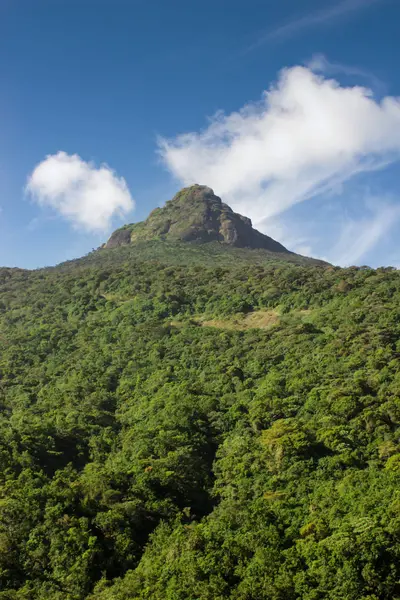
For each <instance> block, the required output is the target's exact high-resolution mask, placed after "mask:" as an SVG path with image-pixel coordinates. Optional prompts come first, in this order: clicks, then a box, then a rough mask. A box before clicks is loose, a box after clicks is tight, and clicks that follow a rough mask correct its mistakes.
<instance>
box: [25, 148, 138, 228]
mask: <svg viewBox="0 0 400 600" xmlns="http://www.w3.org/2000/svg"><path fill="white" fill-rule="evenodd" d="M26 190H27V192H28V193H29V194H31V196H32V198H33V199H34V201H35V202H37V204H39V205H40V206H43V207H50V208H52V209H53V210H55V211H57V212H58V213H59V214H60V215H61V216H62V217H64V218H66V219H67V220H68V221H70V222H71V223H72V224H73V225H74V226H75V227H77V228H82V229H85V230H87V231H92V232H96V231H97V232H100V231H106V230H107V229H108V228H109V227H110V225H111V221H112V218H113V217H114V216H124V215H125V214H126V213H128V212H129V211H131V210H132V209H133V207H134V202H133V199H132V197H131V194H130V192H129V189H128V186H127V184H126V182H125V180H124V179H123V178H122V177H118V176H117V175H116V174H115V172H114V171H113V170H112V169H110V168H109V167H108V166H107V165H102V166H101V167H99V168H96V167H95V166H94V165H93V164H92V163H89V162H85V161H84V160H82V159H81V158H80V156H78V155H77V154H73V155H69V154H67V153H66V152H58V153H57V154H53V155H49V156H47V157H46V158H45V160H43V161H42V162H41V163H40V164H38V165H37V166H36V167H35V169H34V171H33V172H32V174H31V175H30V177H29V179H28V183H27V186H26Z"/></svg>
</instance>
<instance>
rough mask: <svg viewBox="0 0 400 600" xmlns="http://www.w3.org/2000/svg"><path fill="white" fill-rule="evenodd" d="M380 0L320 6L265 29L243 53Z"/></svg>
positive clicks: (348, 1)
mask: <svg viewBox="0 0 400 600" xmlns="http://www.w3.org/2000/svg"><path fill="white" fill-rule="evenodd" d="M381 1H382V0H343V1H342V2H339V3H338V4H335V5H334V6H330V7H329V8H322V9H321V10H317V11H316V12H313V13H310V14H308V15H304V16H303V17H299V18H297V19H293V20H292V21H288V22H287V23H285V24H284V25H281V26H280V27H276V28H275V29H271V30H269V31H266V32H265V33H264V34H263V35H261V36H260V37H259V38H258V39H257V40H256V41H255V42H254V43H253V44H251V46H249V47H248V48H246V50H245V51H244V53H245V54H247V53H248V52H251V51H252V50H255V49H256V48H259V47H260V46H262V45H264V44H267V43H268V42H274V41H279V40H281V39H284V38H288V37H291V36H293V35H295V34H298V33H300V32H301V31H304V30H307V29H310V28H311V27H315V26H316V25H322V24H323V23H328V22H329V21H333V20H335V19H338V18H340V17H342V16H344V15H346V14H349V13H352V12H355V11H357V10H360V9H362V8H366V7H368V6H371V5H372V4H376V3H377V2H381Z"/></svg>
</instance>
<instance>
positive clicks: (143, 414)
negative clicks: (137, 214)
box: [0, 239, 400, 600]
mask: <svg viewBox="0 0 400 600" xmlns="http://www.w3.org/2000/svg"><path fill="white" fill-rule="evenodd" d="M162 249H166V250H167V251H166V252H165V253H164V254H163V251H162ZM236 253H237V254H236ZM264 253H267V254H264ZM185 254H186V256H184V255H185ZM182 255H183V256H182ZM271 255H272V256H273V257H275V258H271V256H270V254H268V251H266V250H264V249H260V250H251V249H246V248H236V247H232V246H230V245H229V244H224V243H220V242H218V241H213V242H207V243H188V242H185V241H179V240H175V239H168V240H160V239H158V240H144V241H141V242H136V243H134V244H129V245H127V246H124V247H116V248H111V249H104V250H100V251H97V252H93V253H92V254H91V255H89V256H88V257H85V258H83V259H81V260H78V261H70V262H68V263H65V264H63V265H60V266H58V267H54V268H49V269H41V270H37V271H32V272H30V271H24V270H19V269H1V270H0V378H1V381H0V459H1V460H0V599H1V600H3V599H4V600H27V599H29V600H65V599H67V600H145V599H146V600H187V599H189V598H196V599H198V600H210V599H214V598H215V599H216V598H219V599H225V598H226V599H232V600H253V599H254V600H255V599H256V600H264V599H265V600H270V599H275V600H280V599H283V598H285V599H286V598H288V599H289V600H310V599H311V598H314V599H321V600H322V599H324V600H325V599H328V600H336V599H337V598H341V599H345V598H346V599H349V600H350V599H351V600H352V599H353V598H354V599H360V600H361V599H362V600H376V599H378V598H379V600H393V599H398V598H399V597H400V589H399V583H398V582H399V580H400V566H399V565H400V528H399V519H398V508H399V489H400V468H399V465H400V367H399V352H400V345H399V338H400V311H399V306H400V276H399V273H398V272H397V271H395V270H393V269H377V270H373V269H368V268H351V269H340V268H336V267H332V266H326V265H318V264H315V263H310V262H308V263H306V264H304V265H301V264H293V263H290V262H287V261H286V260H281V261H280V260H279V259H278V258H277V255H279V256H282V255H283V256H285V253H284V252H282V253H271ZM234 256H236V257H237V259H234V260H233V259H232V257H234ZM255 256H260V257H261V256H263V257H264V258H260V262H257V261H256V260H255V261H254V262H252V261H251V260H250V259H249V257H255ZM266 256H269V257H270V258H268V260H267V258H266ZM149 257H151V258H149ZM238 257H242V258H241V259H240V260H239V258H238ZM217 261H220V262H218V263H217ZM262 261H264V262H263V263H262Z"/></svg>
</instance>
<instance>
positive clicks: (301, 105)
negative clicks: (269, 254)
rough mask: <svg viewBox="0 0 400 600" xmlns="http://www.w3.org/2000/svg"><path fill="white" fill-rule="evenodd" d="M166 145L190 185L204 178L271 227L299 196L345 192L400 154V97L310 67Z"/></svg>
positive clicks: (170, 164)
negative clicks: (254, 100) (381, 94)
mask: <svg viewBox="0 0 400 600" xmlns="http://www.w3.org/2000/svg"><path fill="white" fill-rule="evenodd" d="M159 151H160V153H161V156H162V159H163V161H164V163H165V165H166V166H167V168H168V169H169V170H170V171H171V173H172V174H173V175H174V176H175V177H176V178H177V179H178V180H179V181H181V182H182V183H183V184H185V185H190V184H192V183H202V184H206V185H209V186H211V187H212V188H214V190H215V192H216V193H217V194H218V195H220V196H222V197H223V199H224V200H225V201H226V202H228V203H230V204H231V205H232V206H233V207H234V208H235V209H236V210H238V211H240V212H242V213H244V214H246V215H249V216H250V217H251V218H252V219H253V221H254V223H255V225H256V226H258V228H260V229H264V231H265V230H266V227H267V223H266V219H271V217H274V216H276V215H278V214H280V213H283V212H284V211H286V210H287V209H288V208H290V207H291V206H293V205H294V204H296V203H299V202H303V201H304V200H307V199H309V198H312V197H315V196H317V195H321V194H325V195H327V194H330V195H333V194H335V193H340V191H341V188H342V185H343V184H344V183H345V182H346V181H347V180H349V179H350V178H351V177H353V176H354V175H356V174H358V173H362V172H366V171H371V170H375V169H379V168H382V167H383V166H384V165H387V164H389V163H391V162H393V161H395V160H398V159H399V158H400V100H399V99H397V98H393V97H385V98H383V100H382V101H381V102H377V101H376V100H375V99H374V98H373V95H372V92H371V91H370V90H368V89H366V88H363V87H358V86H355V87H341V86H340V85H339V83H337V82H336V81H334V80H332V79H325V78H323V77H322V76H321V75H317V74H315V73H313V72H312V71H311V70H310V69H308V68H306V67H299V66H297V67H293V68H290V69H285V70H283V71H282V72H281V74H280V77H279V81H278V83H277V85H276V86H275V87H273V88H271V89H270V90H269V91H267V92H264V94H263V96H262V99H261V101H260V102H258V103H250V104H248V105H246V106H244V107H243V108H242V109H241V110H239V111H238V112H233V113H231V114H229V115H225V114H223V113H218V114H217V115H215V116H214V117H213V118H211V119H210V122H209V125H208V127H207V128H206V129H204V130H203V131H200V132H192V133H187V134H183V135H179V136H177V137H176V138H174V139H169V140H168V139H160V140H159Z"/></svg>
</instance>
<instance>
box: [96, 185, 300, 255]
mask: <svg viewBox="0 0 400 600" xmlns="http://www.w3.org/2000/svg"><path fill="white" fill-rule="evenodd" d="M155 238H161V239H164V240H182V241H185V242H212V241H216V242H221V243H223V244H228V245H229V246H235V247H237V248H258V249H260V248H262V249H264V250H269V251H271V252H285V253H289V251H288V250H286V248H285V247H284V246H282V244H279V243H278V242H276V241H275V240H273V239H272V238H270V237H268V236H267V235H264V234H262V233H260V232H259V231H257V230H256V229H253V227H252V224H251V220H250V219H249V218H247V217H243V216H242V215H239V214H238V213H235V212H233V210H232V209H231V208H230V207H229V206H228V205H227V204H224V203H223V202H222V200H221V198H219V197H218V196H216V195H215V194H214V192H213V190H212V189H211V188H209V187H207V186H205V185H193V186H191V187H189V188H184V189H183V190H181V191H180V192H178V194H176V196H175V197H174V198H173V199H172V200H170V201H168V202H167V203H166V205H165V207H163V208H156V209H155V210H153V212H152V213H151V214H150V215H149V217H148V218H147V219H146V221H144V222H142V223H137V224H132V225H126V226H125V227H122V228H121V229H117V231H115V232H114V233H113V234H112V236H111V237H110V239H109V240H108V242H107V244H106V248H115V247H117V246H124V245H126V244H132V243H135V242H140V241H144V240H152V239H155Z"/></svg>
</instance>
